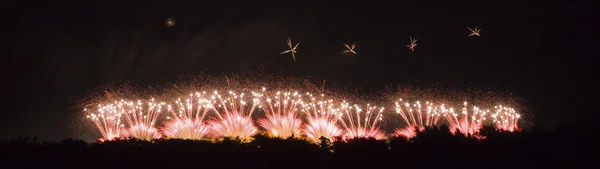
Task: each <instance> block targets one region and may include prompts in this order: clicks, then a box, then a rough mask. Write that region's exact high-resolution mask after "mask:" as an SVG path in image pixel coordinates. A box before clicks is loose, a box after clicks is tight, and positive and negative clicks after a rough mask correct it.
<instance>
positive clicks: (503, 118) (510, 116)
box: [491, 105, 521, 132]
mask: <svg viewBox="0 0 600 169" xmlns="http://www.w3.org/2000/svg"><path fill="white" fill-rule="evenodd" d="M494 108H496V113H494V114H492V115H491V116H492V118H493V122H494V123H495V125H496V129H498V130H503V131H510V132H513V131H516V130H519V127H518V125H517V124H518V122H519V118H521V115H519V114H517V113H516V111H515V110H514V109H512V108H508V107H504V106H502V105H500V106H495V107H494Z"/></svg>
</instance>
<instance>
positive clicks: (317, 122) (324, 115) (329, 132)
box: [301, 93, 342, 142]
mask: <svg viewBox="0 0 600 169" xmlns="http://www.w3.org/2000/svg"><path fill="white" fill-rule="evenodd" d="M306 95H308V96H309V98H310V101H309V102H307V103H304V104H302V106H301V107H302V109H301V110H302V112H304V114H305V115H306V119H307V121H308V123H307V124H306V126H305V127H304V134H305V135H306V136H307V137H308V138H309V139H310V140H312V141H314V142H320V139H321V137H325V138H327V139H329V140H332V139H333V137H337V136H341V135H342V129H340V127H339V126H338V125H337V121H338V120H339V117H338V116H339V115H340V114H341V113H340V112H339V111H340V110H339V108H336V107H335V102H334V101H333V100H332V99H329V100H325V99H324V97H325V95H323V94H322V95H321V99H319V100H317V99H316V98H314V97H313V96H312V94H310V93H307V94H306Z"/></svg>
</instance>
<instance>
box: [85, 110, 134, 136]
mask: <svg viewBox="0 0 600 169" xmlns="http://www.w3.org/2000/svg"><path fill="white" fill-rule="evenodd" d="M83 111H86V112H87V111H88V109H83ZM121 115H122V113H121V112H120V111H118V110H117V109H116V108H115V106H114V105H112V104H109V105H102V104H99V105H98V109H97V110H96V113H90V114H88V115H87V118H89V119H91V120H92V121H93V122H94V123H95V124H96V127H98V130H99V131H100V134H102V138H101V140H112V139H115V138H118V137H121V136H122V134H124V133H122V129H121V128H122V127H124V125H123V124H122V123H121Z"/></svg>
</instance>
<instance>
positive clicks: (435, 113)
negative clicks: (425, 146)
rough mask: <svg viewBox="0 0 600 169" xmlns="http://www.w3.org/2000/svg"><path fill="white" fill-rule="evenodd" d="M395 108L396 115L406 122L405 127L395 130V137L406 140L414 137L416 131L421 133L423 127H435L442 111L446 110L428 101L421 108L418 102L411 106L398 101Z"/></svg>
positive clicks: (442, 106)
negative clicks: (401, 137)
mask: <svg viewBox="0 0 600 169" xmlns="http://www.w3.org/2000/svg"><path fill="white" fill-rule="evenodd" d="M395 106H396V113H398V114H400V116H402V119H404V122H406V127H404V128H401V129H397V130H396V131H395V135H397V136H403V137H406V138H411V137H414V136H415V135H416V134H417V133H416V132H417V131H416V130H419V131H423V130H424V129H425V127H432V126H437V125H438V124H439V122H440V117H441V115H442V113H443V111H445V110H446V109H445V107H444V105H443V104H442V105H441V106H440V107H437V106H435V105H434V104H433V103H431V102H429V101H427V102H425V106H421V102H420V101H416V102H415V103H413V104H412V105H411V104H410V103H409V102H404V101H403V100H402V99H399V100H398V102H396V103H395ZM424 109H425V110H424Z"/></svg>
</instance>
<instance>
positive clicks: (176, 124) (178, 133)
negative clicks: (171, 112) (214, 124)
mask: <svg viewBox="0 0 600 169" xmlns="http://www.w3.org/2000/svg"><path fill="white" fill-rule="evenodd" d="M209 129H210V127H209V125H207V124H206V123H204V122H203V121H202V120H198V119H192V118H175V119H173V120H171V121H169V122H167V123H166V124H165V127H164V128H163V133H164V134H165V135H166V136H167V137H169V138H178V139H188V140H200V139H202V138H204V137H205V136H206V135H207V134H208V132H209Z"/></svg>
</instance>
